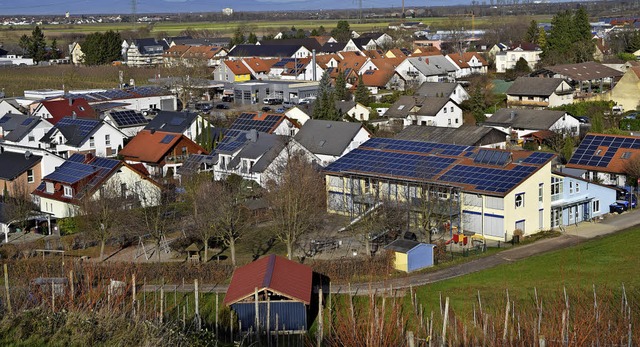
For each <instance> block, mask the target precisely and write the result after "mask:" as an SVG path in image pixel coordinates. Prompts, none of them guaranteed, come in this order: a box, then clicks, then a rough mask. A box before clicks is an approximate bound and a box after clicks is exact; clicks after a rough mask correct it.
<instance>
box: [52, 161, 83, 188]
mask: <svg viewBox="0 0 640 347" xmlns="http://www.w3.org/2000/svg"><path fill="white" fill-rule="evenodd" d="M94 172H95V169H93V167H91V166H90V165H86V164H82V163H79V162H74V161H68V160H67V161H65V162H64V163H63V164H62V165H60V166H59V167H57V168H56V170H55V171H54V172H53V173H51V174H49V175H47V176H46V177H45V178H46V179H49V180H52V181H58V182H62V183H68V184H74V183H76V182H78V181H80V180H82V179H84V178H86V177H87V176H89V175H91V174H93V173H94Z"/></svg>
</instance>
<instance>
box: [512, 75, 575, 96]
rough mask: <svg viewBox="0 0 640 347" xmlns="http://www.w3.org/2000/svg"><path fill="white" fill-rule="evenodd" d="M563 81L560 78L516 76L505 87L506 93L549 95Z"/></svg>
mask: <svg viewBox="0 0 640 347" xmlns="http://www.w3.org/2000/svg"><path fill="white" fill-rule="evenodd" d="M563 81H564V80H563V79H561V78H543V77H518V78H516V80H515V81H514V82H513V84H512V85H511V87H509V89H507V95H523V96H549V95H551V94H553V93H554V92H555V91H556V89H558V87H560V84H562V82H563Z"/></svg>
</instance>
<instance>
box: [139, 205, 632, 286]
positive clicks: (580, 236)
mask: <svg viewBox="0 0 640 347" xmlns="http://www.w3.org/2000/svg"><path fill="white" fill-rule="evenodd" d="M637 225H640V210H635V211H631V212H626V213H624V214H621V215H616V216H613V217H609V218H607V219H605V220H603V221H600V222H598V223H591V222H583V223H580V224H578V225H571V226H567V227H566V228H565V231H564V233H563V234H562V235H561V236H559V237H554V238H551V239H544V240H540V241H537V242H535V243H531V244H527V245H523V246H518V247H513V248H509V249H506V250H504V251H502V252H499V253H496V254H492V255H490V256H486V257H483V258H478V259H475V260H472V261H470V262H467V263H463V264H459V265H454V266H451V267H447V268H444V269H441V270H438V271H434V272H422V273H417V274H414V275H412V276H408V277H403V278H394V279H390V280H384V281H378V282H371V283H369V282H367V283H355V284H351V285H350V286H349V285H334V286H332V288H331V291H332V293H342V294H344V293H353V294H368V293H370V292H371V291H376V292H378V293H379V292H382V291H387V290H389V289H391V288H393V289H394V290H396V289H405V288H409V287H410V286H420V285H425V284H429V283H434V282H439V281H443V280H447V279H450V278H455V277H458V276H463V275H467V274H470V273H474V272H478V271H481V270H486V269H489V268H492V267H495V266H498V265H501V264H507V263H510V262H514V261H518V260H521V259H525V258H529V257H531V256H534V255H539V254H543V253H547V252H552V251H555V250H559V249H563V248H567V247H571V246H575V245H577V244H580V243H582V242H585V241H587V240H590V239H594V238H598V237H602V236H604V235H608V234H611V233H614V232H616V231H620V230H624V229H627V228H631V227H634V226H637ZM159 289H160V288H159V286H155V285H147V286H146V287H145V288H143V290H145V291H156V290H159ZM165 290H167V291H174V290H177V291H178V292H193V290H194V286H193V284H185V285H184V286H182V285H180V286H175V285H165ZM226 290H227V286H226V285H221V284H213V285H201V286H200V291H201V292H210V293H211V292H219V293H220V292H222V293H223V292H226Z"/></svg>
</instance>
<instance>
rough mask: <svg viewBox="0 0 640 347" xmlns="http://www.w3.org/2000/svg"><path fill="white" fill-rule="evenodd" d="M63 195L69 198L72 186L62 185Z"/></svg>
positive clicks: (71, 193) (71, 194)
mask: <svg viewBox="0 0 640 347" xmlns="http://www.w3.org/2000/svg"><path fill="white" fill-rule="evenodd" d="M64 196H66V197H68V198H70V197H72V196H73V188H71V187H69V186H64Z"/></svg>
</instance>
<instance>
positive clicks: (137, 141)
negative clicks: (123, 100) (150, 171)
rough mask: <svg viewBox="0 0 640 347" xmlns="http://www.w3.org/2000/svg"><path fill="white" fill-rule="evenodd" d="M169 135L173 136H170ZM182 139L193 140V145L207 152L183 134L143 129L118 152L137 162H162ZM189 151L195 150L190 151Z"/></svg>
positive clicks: (200, 150) (202, 151)
mask: <svg viewBox="0 0 640 347" xmlns="http://www.w3.org/2000/svg"><path fill="white" fill-rule="evenodd" d="M169 135H171V136H173V137H172V138H168V136H169ZM165 137H166V138H165ZM181 140H184V141H187V142H191V143H192V146H191V147H195V148H198V149H199V153H205V152H206V151H205V149H204V148H202V147H200V146H199V145H198V144H196V143H195V142H193V141H191V140H190V139H189V138H187V137H186V136H184V135H182V134H176V133H167V132H164V131H154V132H151V131H149V130H142V131H141V132H139V133H138V134H137V135H136V136H135V137H134V138H132V139H131V141H129V143H127V145H126V146H125V147H124V148H123V149H122V150H121V151H120V153H118V154H120V155H122V156H123V157H125V159H128V160H135V161H137V162H145V163H160V162H162V161H163V160H164V157H165V156H166V155H167V154H168V153H169V152H170V151H171V149H173V148H174V147H175V146H176V144H177V143H178V142H179V141H181ZM189 153H195V152H194V151H190V152H189Z"/></svg>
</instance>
